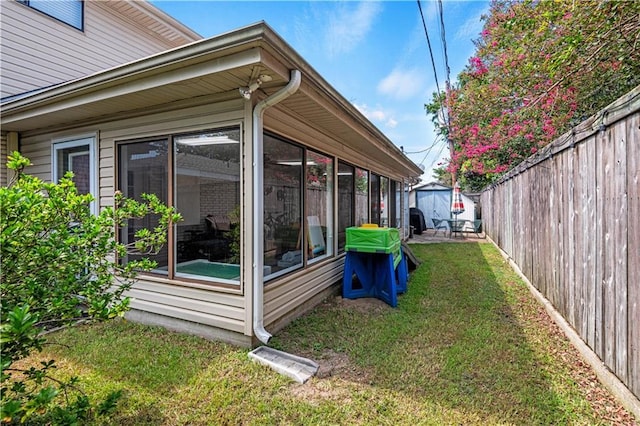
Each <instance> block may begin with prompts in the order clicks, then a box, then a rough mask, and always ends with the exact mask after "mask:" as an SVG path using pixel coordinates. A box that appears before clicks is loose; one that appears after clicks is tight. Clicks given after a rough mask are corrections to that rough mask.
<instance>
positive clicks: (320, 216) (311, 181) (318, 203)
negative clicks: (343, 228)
mask: <svg viewBox="0 0 640 426" xmlns="http://www.w3.org/2000/svg"><path fill="white" fill-rule="evenodd" d="M306 200H307V203H306V204H307V209H306V210H307V256H308V258H309V262H314V261H316V260H318V259H322V258H323V257H327V256H329V255H332V254H333V159H332V158H330V157H327V156H325V155H322V154H320V153H317V152H314V151H307V198H306Z"/></svg>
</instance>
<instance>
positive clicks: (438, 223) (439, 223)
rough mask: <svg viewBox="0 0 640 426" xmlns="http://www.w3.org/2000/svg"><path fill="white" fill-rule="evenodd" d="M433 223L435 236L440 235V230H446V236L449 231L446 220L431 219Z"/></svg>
mask: <svg viewBox="0 0 640 426" xmlns="http://www.w3.org/2000/svg"><path fill="white" fill-rule="evenodd" d="M431 222H433V228H434V231H433V235H434V236H435V235H436V234H437V233H438V229H444V231H443V232H444V233H445V234H446V233H447V231H448V230H449V226H448V225H447V221H446V220H444V219H436V218H435V217H432V218H431Z"/></svg>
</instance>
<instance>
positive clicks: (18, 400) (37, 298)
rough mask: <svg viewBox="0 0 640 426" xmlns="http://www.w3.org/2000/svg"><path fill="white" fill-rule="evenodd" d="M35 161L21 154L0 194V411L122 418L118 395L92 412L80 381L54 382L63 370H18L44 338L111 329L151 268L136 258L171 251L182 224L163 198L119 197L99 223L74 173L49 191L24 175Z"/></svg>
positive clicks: (49, 366) (40, 416)
mask: <svg viewBox="0 0 640 426" xmlns="http://www.w3.org/2000/svg"><path fill="white" fill-rule="evenodd" d="M28 165H30V161H29V160H28V159H26V158H24V157H23V156H21V155H20V154H19V153H17V152H14V153H13V154H12V155H11V156H10V157H9V162H8V167H9V168H10V169H13V170H15V171H16V175H15V178H14V179H13V180H12V182H11V183H10V185H9V186H8V187H3V188H0V306H1V311H0V317H1V320H2V321H1V325H0V344H1V345H2V346H1V354H0V355H1V360H0V363H1V373H0V374H1V391H2V395H1V403H2V407H1V409H0V410H1V412H0V419H1V420H2V422H6V423H30V424H81V423H88V422H91V421H92V420H95V418H96V417H97V416H101V415H105V414H107V413H109V412H110V411H111V410H113V409H114V407H115V403H116V401H117V398H118V395H119V394H118V393H117V392H116V393H113V394H111V395H109V396H108V397H107V398H106V400H105V401H102V403H100V404H97V405H92V404H91V403H90V401H89V399H88V398H87V397H86V396H85V395H84V394H83V393H82V392H81V391H80V390H79V389H78V388H77V386H76V379H71V380H68V381H60V380H58V379H56V378H55V377H54V375H53V374H52V373H53V370H54V369H55V361H53V360H46V361H42V362H41V364H40V367H37V368H36V367H30V368H29V369H26V370H25V369H20V368H18V367H16V365H15V364H16V362H17V361H19V360H21V359H23V358H26V357H28V356H29V355H31V354H33V353H34V352H38V351H41V350H42V347H43V345H45V344H46V337H45V333H46V332H47V331H48V330H51V329H53V328H56V327H61V326H67V325H70V324H74V323H76V322H77V321H79V320H85V321H86V320H106V319H110V318H114V317H116V316H119V315H122V314H123V313H124V312H125V311H126V310H127V308H128V306H129V300H128V298H126V297H123V295H124V292H125V291H127V290H128V289H130V287H131V285H132V284H133V282H134V280H135V278H136V275H137V273H138V272H139V271H143V270H149V269H151V268H153V267H154V262H152V261H150V260H148V259H144V258H143V259H142V260H136V261H131V262H128V263H126V264H122V263H119V262H118V259H119V258H121V257H122V256H124V255H125V254H127V253H128V252H136V253H139V254H140V253H141V254H152V253H155V252H157V251H158V250H159V249H160V247H161V246H162V245H163V244H165V242H166V235H167V228H168V227H169V226H170V225H171V224H172V223H174V222H176V221H179V220H180V215H179V214H177V213H176V212H175V210H174V209H173V208H169V207H167V206H165V205H163V204H162V203H161V202H160V201H159V200H158V198H157V197H155V196H153V195H145V196H144V198H143V200H142V201H134V200H131V199H125V198H123V197H122V196H121V195H120V194H118V193H116V194H115V196H114V204H115V208H104V209H103V210H102V211H101V212H100V214H98V215H92V214H91V212H90V209H89V205H90V203H91V201H92V200H93V198H92V196H91V195H82V194H79V193H78V191H77V189H76V187H75V185H74V183H73V180H72V177H73V175H72V174H71V173H68V174H67V175H65V177H63V178H62V179H61V180H60V182H59V183H47V182H44V181H42V180H41V179H38V178H36V177H34V176H30V175H28V174H26V173H24V169H25V168H26V167H27V166H28ZM148 214H151V215H157V216H158V218H159V220H158V226H157V227H156V228H154V229H151V230H149V229H141V230H138V231H136V233H135V237H136V238H135V242H134V243H132V244H131V245H129V246H125V245H123V244H121V243H119V242H117V241H116V238H115V232H116V229H117V227H123V226H127V222H128V220H129V219H133V218H140V217H143V216H146V215H148Z"/></svg>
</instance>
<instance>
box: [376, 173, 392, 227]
mask: <svg viewBox="0 0 640 426" xmlns="http://www.w3.org/2000/svg"><path fill="white" fill-rule="evenodd" d="M390 209H391V202H390V200H389V178H387V177H384V176H380V222H379V225H380V226H390V225H389V217H390V216H389V210H390Z"/></svg>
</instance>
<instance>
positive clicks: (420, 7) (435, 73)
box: [416, 0, 440, 94]
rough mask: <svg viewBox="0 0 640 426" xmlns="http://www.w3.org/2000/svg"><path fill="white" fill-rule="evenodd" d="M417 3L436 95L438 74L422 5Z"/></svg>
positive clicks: (438, 86) (438, 85)
mask: <svg viewBox="0 0 640 426" xmlns="http://www.w3.org/2000/svg"><path fill="white" fill-rule="evenodd" d="M416 1H417V2H418V9H419V10H420V17H421V18H422V27H423V28H424V35H425V36H426V37H427V46H429V55H430V56H431V65H432V66H433V76H434V78H435V79H436V89H437V90H438V94H439V93H440V83H438V72H437V71H436V61H434V59H433V49H431V40H430V39H429V31H427V23H426V22H425V20H424V14H423V13H422V5H421V4H420V0H416Z"/></svg>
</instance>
